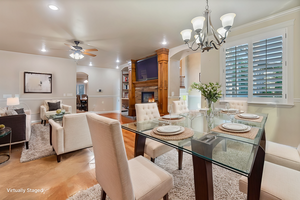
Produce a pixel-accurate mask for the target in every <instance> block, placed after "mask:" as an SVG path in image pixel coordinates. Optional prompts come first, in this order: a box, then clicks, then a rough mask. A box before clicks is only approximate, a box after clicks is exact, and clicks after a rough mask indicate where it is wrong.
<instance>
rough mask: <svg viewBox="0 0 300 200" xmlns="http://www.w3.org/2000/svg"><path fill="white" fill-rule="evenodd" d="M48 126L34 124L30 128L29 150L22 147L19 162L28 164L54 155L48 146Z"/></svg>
mask: <svg viewBox="0 0 300 200" xmlns="http://www.w3.org/2000/svg"><path fill="white" fill-rule="evenodd" d="M49 142H50V139H49V124H47V125H46V126H44V125H43V124H34V125H32V126H31V136H30V140H29V149H26V147H25V146H24V147H23V150H22V155H21V158H20V162H22V163H23V162H28V161H31V160H36V159H39V158H43V157H46V156H51V155H54V154H55V152H54V151H53V149H52V146H51V145H50V143H49Z"/></svg>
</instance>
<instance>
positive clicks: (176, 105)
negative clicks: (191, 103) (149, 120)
mask: <svg viewBox="0 0 300 200" xmlns="http://www.w3.org/2000/svg"><path fill="white" fill-rule="evenodd" d="M172 105H173V108H172V109H173V113H175V114H180V113H186V112H189V109H188V107H187V106H186V101H182V100H180V101H173V103H172Z"/></svg>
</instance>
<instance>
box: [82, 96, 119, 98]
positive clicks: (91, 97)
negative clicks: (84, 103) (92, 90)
mask: <svg viewBox="0 0 300 200" xmlns="http://www.w3.org/2000/svg"><path fill="white" fill-rule="evenodd" d="M88 97H89V98H111V97H120V95H88Z"/></svg>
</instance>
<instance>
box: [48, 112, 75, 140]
mask: <svg viewBox="0 0 300 200" xmlns="http://www.w3.org/2000/svg"><path fill="white" fill-rule="evenodd" d="M68 114H71V113H69V112H65V113H63V114H52V113H51V114H46V118H47V119H48V120H50V119H52V120H53V121H56V122H58V121H62V120H63V118H64V115H68ZM49 127H50V133H49V135H50V145H52V126H51V124H49Z"/></svg>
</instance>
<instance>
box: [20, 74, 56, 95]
mask: <svg viewBox="0 0 300 200" xmlns="http://www.w3.org/2000/svg"><path fill="white" fill-rule="evenodd" d="M24 93H52V74H49V73H37V72H24Z"/></svg>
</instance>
